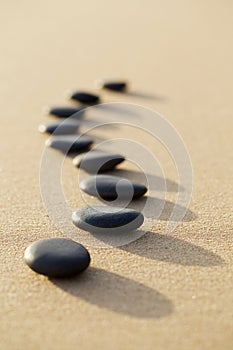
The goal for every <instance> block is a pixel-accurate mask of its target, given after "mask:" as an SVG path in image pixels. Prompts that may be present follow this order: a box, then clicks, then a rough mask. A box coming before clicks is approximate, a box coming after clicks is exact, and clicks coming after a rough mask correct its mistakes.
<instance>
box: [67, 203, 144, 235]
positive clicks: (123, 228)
mask: <svg viewBox="0 0 233 350" xmlns="http://www.w3.org/2000/svg"><path fill="white" fill-rule="evenodd" d="M72 221H73V223H74V225H75V226H77V227H79V228H81V229H82V230H85V231H89V232H93V233H103V232H104V231H106V233H109V232H110V233H124V232H125V233H126V232H129V231H133V230H136V229H137V228H138V227H140V226H141V225H142V224H143V221H144V216H143V215H142V214H141V213H139V212H138V211H136V210H133V209H128V208H118V207H110V206H108V207H107V206H92V207H91V206H89V207H85V208H82V209H79V210H78V211H76V212H74V213H73V214H72Z"/></svg>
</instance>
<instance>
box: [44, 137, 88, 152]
mask: <svg viewBox="0 0 233 350" xmlns="http://www.w3.org/2000/svg"><path fill="white" fill-rule="evenodd" d="M92 143H93V140H92V139H91V138H90V137H88V136H82V135H81V136H78V135H64V136H51V137H50V138H49V139H48V140H46V142H45V145H46V146H47V147H52V148H55V149H58V150H60V151H62V152H79V151H83V150H85V149H87V148H89V147H90V146H91V144H92Z"/></svg>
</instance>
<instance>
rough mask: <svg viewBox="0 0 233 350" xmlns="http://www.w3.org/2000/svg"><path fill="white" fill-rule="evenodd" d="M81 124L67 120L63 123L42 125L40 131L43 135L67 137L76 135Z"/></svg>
mask: <svg viewBox="0 0 233 350" xmlns="http://www.w3.org/2000/svg"><path fill="white" fill-rule="evenodd" d="M79 126H80V124H79V123H78V122H77V121H74V120H65V121H63V122H61V123H50V124H40V125H39V127H38V130H39V131H40V132H41V133H47V134H54V135H66V134H75V133H76V132H77V130H78V128H79Z"/></svg>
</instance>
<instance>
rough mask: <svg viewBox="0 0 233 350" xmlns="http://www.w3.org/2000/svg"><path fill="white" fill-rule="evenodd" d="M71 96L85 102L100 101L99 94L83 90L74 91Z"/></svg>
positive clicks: (93, 102)
mask: <svg viewBox="0 0 233 350" xmlns="http://www.w3.org/2000/svg"><path fill="white" fill-rule="evenodd" d="M70 98H71V99H72V100H76V101H78V102H81V103H85V104H95V103H98V102H99V96H97V95H93V94H90V93H88V92H81V91H80V92H75V93H73V94H72V95H71V97H70Z"/></svg>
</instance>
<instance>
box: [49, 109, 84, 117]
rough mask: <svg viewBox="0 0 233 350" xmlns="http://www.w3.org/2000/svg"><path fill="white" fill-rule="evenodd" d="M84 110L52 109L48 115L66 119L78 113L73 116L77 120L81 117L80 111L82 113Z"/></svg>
mask: <svg viewBox="0 0 233 350" xmlns="http://www.w3.org/2000/svg"><path fill="white" fill-rule="evenodd" d="M84 110H85V108H84V107H79V108H76V107H54V108H51V109H50V111H49V114H52V115H55V116H56V117H58V118H68V117H71V116H73V115H74V114H76V113H78V112H80V113H79V114H78V115H77V116H75V117H78V118H79V117H81V116H82V115H83V113H81V111H82V112H84Z"/></svg>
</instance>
